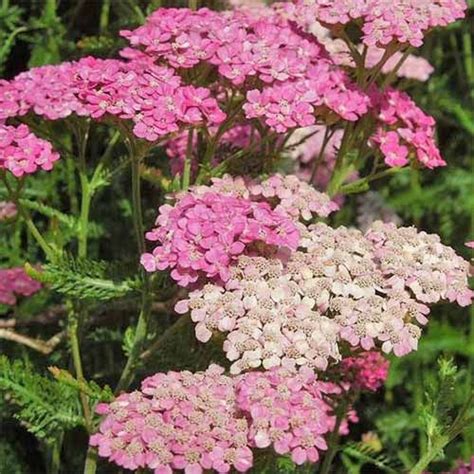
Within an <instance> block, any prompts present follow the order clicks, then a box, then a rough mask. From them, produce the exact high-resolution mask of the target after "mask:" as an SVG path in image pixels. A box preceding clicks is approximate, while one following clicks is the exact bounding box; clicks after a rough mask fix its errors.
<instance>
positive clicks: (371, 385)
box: [337, 351, 390, 392]
mask: <svg viewBox="0 0 474 474" xmlns="http://www.w3.org/2000/svg"><path fill="white" fill-rule="evenodd" d="M389 365H390V364H389V362H388V360H386V359H385V358H384V357H383V356H382V355H381V354H380V353H379V352H376V351H368V352H361V353H360V354H357V355H354V356H351V357H345V358H344V359H342V361H341V364H340V366H339V367H337V369H339V370H340V371H341V374H342V376H343V377H342V381H343V383H344V384H345V383H349V385H350V387H351V389H353V390H354V389H355V390H366V391H369V392H375V391H376V390H378V389H379V388H380V387H381V386H382V385H383V383H384V382H385V380H386V379H387V376H388V368H389Z"/></svg>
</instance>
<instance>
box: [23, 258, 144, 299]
mask: <svg viewBox="0 0 474 474" xmlns="http://www.w3.org/2000/svg"><path fill="white" fill-rule="evenodd" d="M25 271H26V272H27V274H28V275H29V276H31V277H32V278H34V279H36V280H38V281H40V282H42V283H44V284H47V285H49V286H50V287H51V288H52V289H53V290H55V291H57V292H58V293H61V294H63V295H67V296H72V297H74V298H78V299H92V300H99V301H107V300H110V299H112V298H120V297H123V296H125V295H126V294H128V293H130V292H132V291H135V290H136V289H137V288H138V286H139V284H138V281H137V279H132V278H128V279H125V280H123V281H116V280H115V279H112V278H111V277H110V276H109V274H110V273H111V267H110V265H109V264H107V263H106V262H103V261H96V260H89V259H75V258H73V257H71V256H64V257H62V258H61V259H60V260H58V261H55V262H54V263H48V264H46V265H43V266H42V268H41V270H37V269H35V268H33V267H32V266H31V265H29V264H26V265H25Z"/></svg>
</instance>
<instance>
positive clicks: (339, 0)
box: [295, 0, 467, 47]
mask: <svg viewBox="0 0 474 474" xmlns="http://www.w3.org/2000/svg"><path fill="white" fill-rule="evenodd" d="M295 3H296V6H297V11H296V16H297V17H298V18H299V19H300V21H301V22H303V23H304V24H306V25H307V24H311V23H312V22H314V21H318V22H320V23H321V24H323V25H324V26H326V27H327V28H329V29H331V31H333V32H335V33H336V34H337V31H338V30H341V26H343V25H347V24H348V23H356V22H357V23H359V24H360V25H361V29H362V42H363V43H364V44H366V45H368V46H374V45H375V46H380V47H386V46H387V45H390V44H392V43H402V44H405V43H406V44H409V45H411V46H415V47H418V46H421V45H422V44H423V38H424V36H425V35H426V34H427V33H428V32H429V31H430V30H432V29H433V28H436V27H438V26H446V25H448V24H450V23H453V22H454V21H456V20H457V19H459V18H463V17H464V14H465V10H466V8H467V6H466V2H465V1H464V0H434V1H433V0H395V1H394V0H355V1H347V0H333V1H328V0H296V1H295Z"/></svg>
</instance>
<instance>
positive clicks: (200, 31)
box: [122, 8, 369, 132]
mask: <svg viewBox="0 0 474 474" xmlns="http://www.w3.org/2000/svg"><path fill="white" fill-rule="evenodd" d="M259 12H260V13H261V14H258V15H257V14H252V12H251V11H250V10H246V9H244V10H240V11H233V12H213V11H210V10H208V9H205V8H202V9H200V10H198V11H196V12H193V11H191V10H187V9H159V10H157V11H156V12H154V13H153V14H152V15H150V16H149V18H148V19H147V22H146V23H145V25H143V26H141V27H139V28H137V29H136V30H134V31H124V32H122V35H124V36H125V37H126V38H127V39H128V40H129V41H130V43H131V45H132V46H135V47H141V48H143V49H144V51H145V52H146V53H147V54H149V55H150V56H151V57H153V58H161V59H163V60H165V61H166V63H167V64H169V65H171V66H172V67H175V68H178V69H183V68H185V69H187V68H193V67H198V66H199V67H201V66H203V67H212V66H215V67H216V68H217V71H218V73H219V75H221V76H222V77H223V78H225V79H226V80H228V81H230V83H231V85H232V86H234V87H241V86H244V85H245V84H244V83H246V82H247V83H248V82H249V81H248V80H249V79H253V81H252V83H253V84H255V85H257V86H258V87H257V88H255V86H254V87H253V88H252V89H250V90H248V91H247V93H246V99H247V102H246V103H245V104H244V110H245V112H246V116H247V118H262V119H263V120H264V121H265V123H266V124H267V125H268V126H269V127H271V128H272V129H274V130H276V131H277V132H285V131H286V130H288V129H289V128H294V127H301V126H307V125H311V124H313V123H315V114H317V115H324V114H326V115H327V114H328V113H329V112H330V111H332V112H334V113H335V114H337V115H338V116H340V117H342V118H344V119H346V120H351V121H353V120H357V119H358V118H359V117H360V116H361V115H363V114H365V113H366V112H367V109H368V103H369V99H368V97H367V96H366V95H365V94H363V93H362V92H361V91H360V90H359V89H358V88H357V87H356V86H355V84H353V83H351V82H350V80H349V78H348V76H347V75H346V74H345V73H344V72H343V71H342V70H341V69H340V68H338V67H337V66H336V65H335V64H334V63H333V62H332V61H331V60H330V59H329V58H328V57H327V55H326V53H325V52H324V50H323V48H322V47H321V46H320V45H318V44H317V43H316V42H314V41H312V40H311V39H307V38H305V36H304V35H301V34H298V33H297V32H296V31H294V29H293V28H292V27H291V25H290V24H289V22H288V21H287V20H286V19H284V18H283V17H282V16H281V15H280V14H278V13H277V12H276V11H273V10H271V9H265V8H262V9H261V11H260V10H259ZM203 64H204V65H203ZM256 79H258V81H256ZM247 89H248V87H247Z"/></svg>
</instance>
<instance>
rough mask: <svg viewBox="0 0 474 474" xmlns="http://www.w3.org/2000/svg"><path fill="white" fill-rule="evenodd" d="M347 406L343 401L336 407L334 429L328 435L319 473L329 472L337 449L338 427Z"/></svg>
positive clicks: (325, 473)
mask: <svg viewBox="0 0 474 474" xmlns="http://www.w3.org/2000/svg"><path fill="white" fill-rule="evenodd" d="M347 408H348V402H347V401H343V402H342V403H341V405H340V406H339V407H338V410H337V414H336V424H335V425H334V429H333V430H332V432H331V434H330V435H329V439H328V446H329V448H328V451H327V453H326V455H325V456H324V460H323V464H322V465H321V469H320V470H319V474H329V473H330V472H331V466H332V462H333V460H334V457H335V456H336V454H337V451H338V449H339V428H340V427H341V423H342V420H343V419H344V417H345V416H346V412H347Z"/></svg>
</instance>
